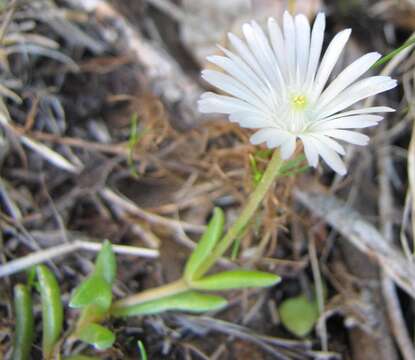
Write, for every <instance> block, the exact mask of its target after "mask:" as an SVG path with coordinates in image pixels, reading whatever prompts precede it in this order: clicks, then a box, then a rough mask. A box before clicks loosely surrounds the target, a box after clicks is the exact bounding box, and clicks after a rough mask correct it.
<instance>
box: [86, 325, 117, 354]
mask: <svg viewBox="0 0 415 360" xmlns="http://www.w3.org/2000/svg"><path fill="white" fill-rule="evenodd" d="M78 337H79V339H80V340H82V341H84V342H86V343H88V344H90V345H93V346H94V347H95V349H97V350H105V349H108V348H110V347H111V346H112V344H114V341H115V335H114V333H113V332H112V331H111V330H109V329H107V328H106V327H103V326H101V325H98V324H88V325H86V326H84V327H83V328H82V329H81V331H80V332H79V333H78Z"/></svg>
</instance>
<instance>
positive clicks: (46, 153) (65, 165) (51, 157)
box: [20, 136, 80, 173]
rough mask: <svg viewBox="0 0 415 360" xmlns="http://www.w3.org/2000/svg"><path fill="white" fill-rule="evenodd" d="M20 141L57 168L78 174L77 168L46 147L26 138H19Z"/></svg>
mask: <svg viewBox="0 0 415 360" xmlns="http://www.w3.org/2000/svg"><path fill="white" fill-rule="evenodd" d="M20 141H21V142H22V143H23V144H25V145H26V146H27V147H29V148H31V149H32V150H33V151H36V152H37V153H38V154H39V155H41V156H42V157H43V158H45V159H46V160H48V161H49V162H51V163H52V164H54V165H56V166H57V167H59V168H61V169H63V170H66V171H69V172H72V173H78V172H79V171H80V169H79V168H78V167H77V166H75V165H73V164H72V163H70V162H69V161H68V160H66V159H65V158H64V157H63V156H62V155H60V154H58V153H57V152H55V151H53V150H51V149H50V148H48V147H47V146H46V145H43V144H41V143H38V142H36V141H33V140H31V139H29V138H28V137H26V136H21V137H20Z"/></svg>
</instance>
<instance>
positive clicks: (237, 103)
mask: <svg viewBox="0 0 415 360" xmlns="http://www.w3.org/2000/svg"><path fill="white" fill-rule="evenodd" d="M198 109H199V111H200V112H201V113H205V114H209V113H221V114H230V113H233V112H238V111H251V112H254V111H255V112H257V113H258V115H259V116H264V112H262V111H260V110H258V109H257V108H256V107H254V106H252V105H250V104H248V103H246V102H245V101H242V100H240V99H236V98H234V97H231V96H226V95H218V94H214V93H211V92H207V93H204V94H202V96H201V97H200V100H199V101H198Z"/></svg>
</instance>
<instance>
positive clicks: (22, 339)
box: [11, 284, 35, 360]
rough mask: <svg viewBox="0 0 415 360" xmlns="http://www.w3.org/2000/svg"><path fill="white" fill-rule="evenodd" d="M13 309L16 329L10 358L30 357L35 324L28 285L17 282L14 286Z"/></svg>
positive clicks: (18, 359) (23, 358)
mask: <svg viewBox="0 0 415 360" xmlns="http://www.w3.org/2000/svg"><path fill="white" fill-rule="evenodd" d="M14 311H15V314H16V326H15V327H16V331H15V337H14V341H13V354H12V357H11V359H12V360H26V359H30V350H31V347H32V343H33V337H34V328H35V324H34V320H33V311H32V297H31V295H30V291H29V289H28V287H27V286H25V285H22V284H18V285H16V286H15V287H14Z"/></svg>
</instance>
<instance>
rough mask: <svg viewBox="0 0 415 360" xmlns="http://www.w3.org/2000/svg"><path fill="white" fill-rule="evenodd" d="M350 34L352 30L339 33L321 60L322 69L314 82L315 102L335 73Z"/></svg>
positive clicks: (320, 68)
mask: <svg viewBox="0 0 415 360" xmlns="http://www.w3.org/2000/svg"><path fill="white" fill-rule="evenodd" d="M350 34H351V30H350V29H346V30H343V31H341V32H339V33H338V34H337V35H336V36H335V37H334V38H333V40H332V41H331V42H330V44H329V46H328V48H327V50H326V52H325V54H324V56H323V59H322V60H321V64H320V67H319V69H318V72H317V75H316V79H315V81H314V87H313V101H315V99H317V98H318V97H319V96H320V94H321V92H322V91H323V88H324V86H325V85H326V83H327V80H328V79H329V76H330V74H331V72H332V71H333V68H334V66H335V65H336V63H337V61H338V60H339V57H340V55H341V53H342V51H343V49H344V46H345V45H346V43H347V41H348V40H349V37H350Z"/></svg>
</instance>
